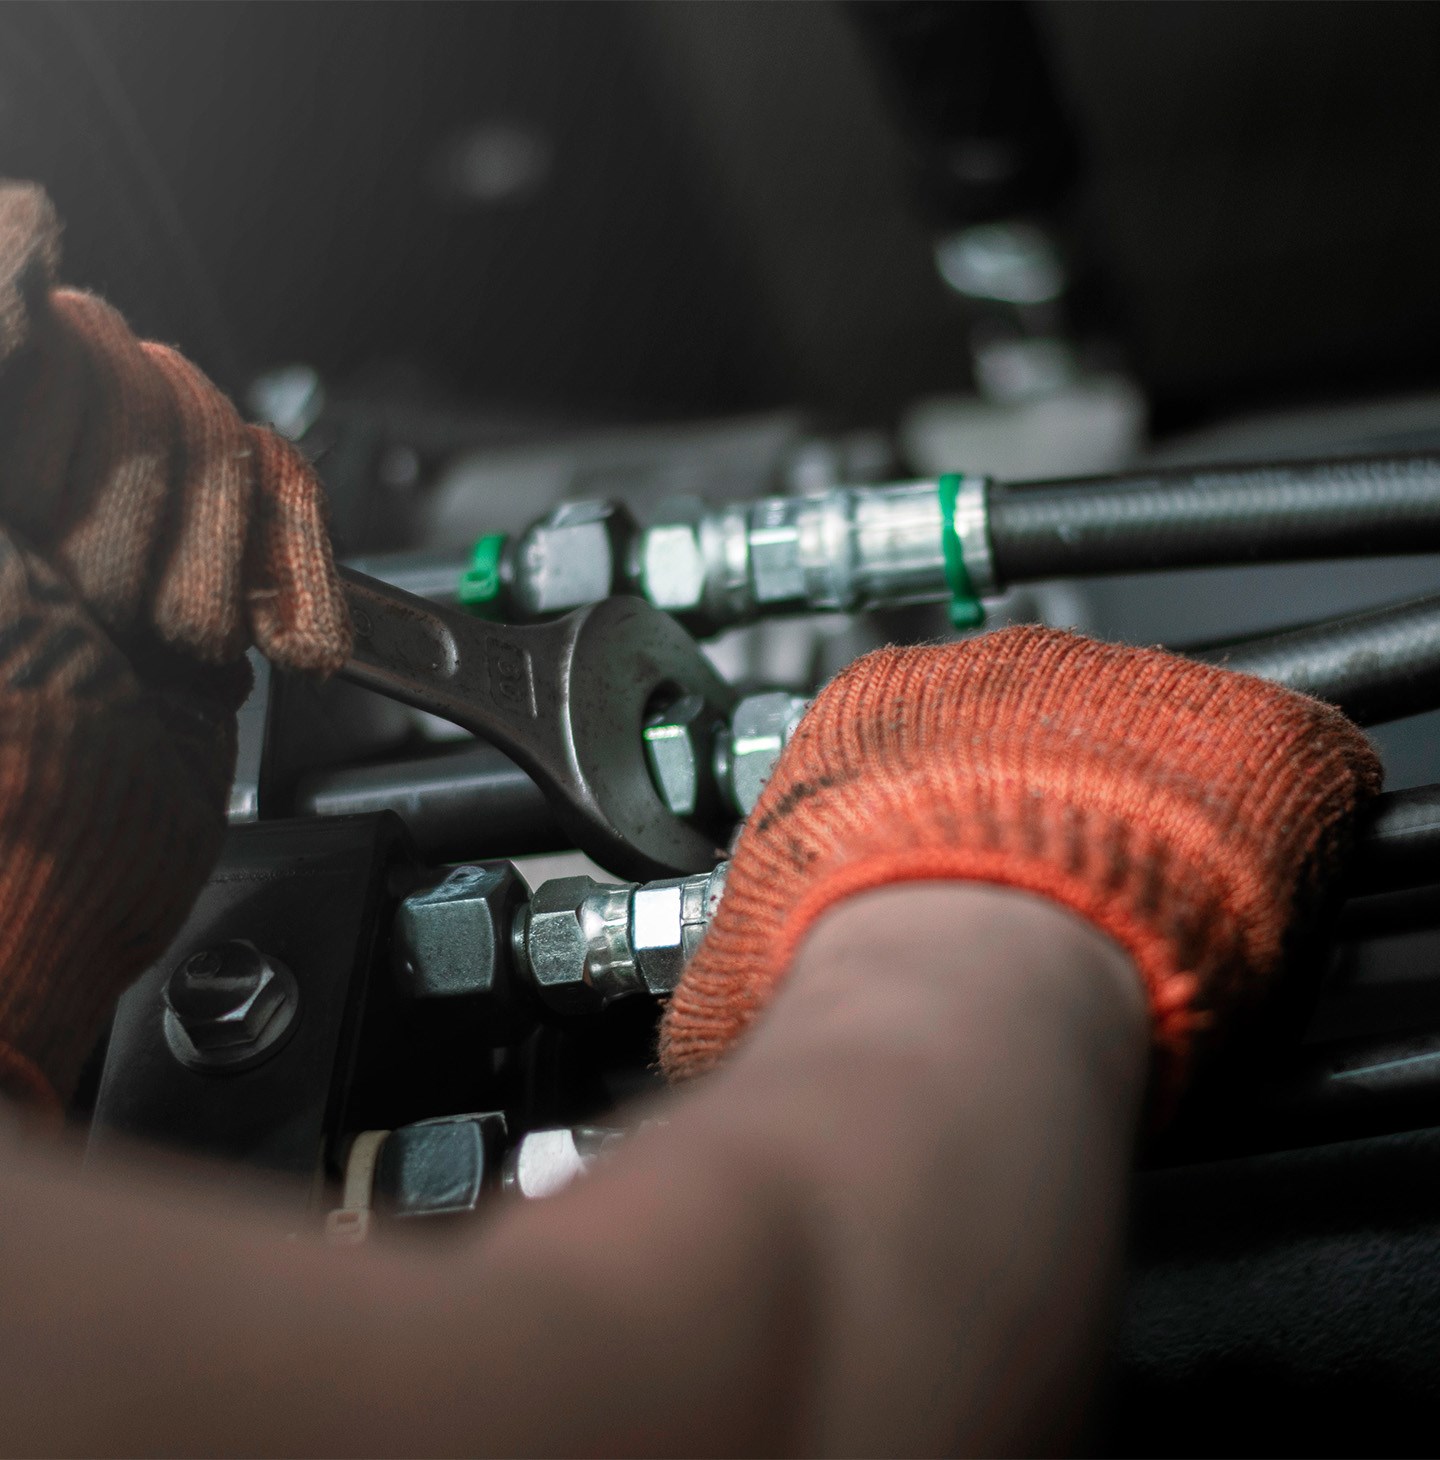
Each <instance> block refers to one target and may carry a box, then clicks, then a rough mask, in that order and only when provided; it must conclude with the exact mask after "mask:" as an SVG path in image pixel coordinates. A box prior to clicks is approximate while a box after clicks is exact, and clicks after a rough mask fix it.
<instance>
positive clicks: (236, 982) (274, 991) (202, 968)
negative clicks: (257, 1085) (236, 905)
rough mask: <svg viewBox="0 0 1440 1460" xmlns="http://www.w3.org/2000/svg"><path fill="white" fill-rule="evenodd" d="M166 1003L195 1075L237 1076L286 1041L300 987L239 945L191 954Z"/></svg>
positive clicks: (173, 1033)
mask: <svg viewBox="0 0 1440 1460" xmlns="http://www.w3.org/2000/svg"><path fill="white" fill-rule="evenodd" d="M164 1000H165V1016H164V1028H165V1037H166V1041H167V1042H168V1044H169V1046H170V1049H171V1052H172V1053H173V1054H174V1055H175V1057H176V1059H178V1060H179V1061H180V1062H181V1063H182V1064H184V1065H186V1066H188V1067H189V1068H191V1069H196V1070H209V1071H218V1070H239V1069H246V1068H249V1067H250V1066H252V1065H255V1064H258V1063H259V1062H260V1061H261V1060H262V1059H265V1058H268V1056H269V1055H271V1054H272V1053H274V1052H275V1050H277V1049H278V1048H279V1046H280V1044H281V1043H282V1041H283V1040H285V1039H286V1038H288V1036H289V1034H290V1033H291V1031H292V1030H293V1027H294V1023H295V1014H296V1011H297V1009H298V1007H299V989H298V986H297V985H296V982H295V976H294V974H292V973H291V972H290V970H289V969H288V968H286V967H285V965H284V964H282V963H279V962H277V961H276V960H275V959H272V958H267V957H266V955H265V954H263V953H261V952H260V950H259V949H258V948H256V947H255V945H254V944H253V943H246V942H243V941H241V940H238V939H237V940H235V941H233V942H229V943H221V944H218V945H217V946H216V947H214V948H204V949H201V950H200V951H199V952H196V953H192V954H190V956H189V957H188V958H186V959H185V960H184V961H183V962H181V963H180V964H179V965H178V966H177V967H176V968H175V970H174V972H173V973H171V975H170V978H169V981H168V982H167V983H166V985H165V992H164Z"/></svg>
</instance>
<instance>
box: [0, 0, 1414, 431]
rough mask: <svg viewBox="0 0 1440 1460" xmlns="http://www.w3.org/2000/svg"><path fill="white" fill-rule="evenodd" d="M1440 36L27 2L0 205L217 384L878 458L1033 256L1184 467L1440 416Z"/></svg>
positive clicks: (763, 16) (10, 30)
mask: <svg viewBox="0 0 1440 1460" xmlns="http://www.w3.org/2000/svg"><path fill="white" fill-rule="evenodd" d="M1437 63H1440V9H1437V8H1436V7H1435V6H1432V5H1425V4H1387V5H1371V4H1327V5H1295V4H1268V3H1253V0H1252V3H1246V4H1187V3H1168V4H1164V5H1146V6H1140V5H1113V4H1088V3H1083V0H1064V3H1050V0H1036V3H1031V4H1024V5H1022V4H1019V3H1011V0H999V3H993V0H972V3H955V4H946V3H940V4H936V3H928V0H896V3H876V4H872V3H862V4H851V5H839V4H836V5H832V4H793V5H792V4H747V3H743V0H740V3H733V0H729V3H723V4H706V3H699V4H666V3H649V0H639V3H631V4H607V3H588V4H535V3H522V4H510V3H503V0H501V3H489V4H476V5H458V4H423V3H416V4H371V5H354V6H351V5H334V4H309V3H287V4H243V3H241V4H226V5H201V4H190V5H186V4H157V3H146V4H135V3H129V0H119V3H109V4H93V5H92V4H88V3H72V4H37V5H29V4H9V5H6V6H5V7H4V9H3V10H0V171H3V172H5V173H9V174H12V175H21V176H31V177H39V178H42V179H44V180H45V181H46V182H47V183H48V184H49V186H50V187H51V189H52V190H53V192H54V195H55V197H56V199H57V201H58V202H59V204H60V206H61V209H62V211H63V213H64V215H65V217H66V218H67V220H68V223H69V233H68V242H67V263H68V270H69V273H70V275H71V277H72V278H74V279H76V280H78V281H83V282H85V283H87V284H92V285H94V286H95V287H97V288H100V289H102V290H104V291H105V292H106V293H108V294H110V295H111V296H113V297H114V298H115V299H117V300H118V301H120V302H121V303H122V304H123V305H124V306H125V307H126V308H127V309H128V310H129V312H130V313H131V314H132V316H133V317H134V319H135V321H136V323H137V324H139V325H140V326H141V327H143V328H145V329H147V330H151V331H154V332H157V333H159V334H161V335H164V336H166V337H169V338H173V339H176V340H178V341H180V342H181V343H182V344H183V345H184V346H185V347H186V348H188V349H190V350H191V351H193V352H195V353H196V354H198V355H199V356H200V357H201V358H202V359H203V360H204V362H205V363H206V364H207V365H208V366H209V367H210V368H211V369H212V370H213V371H214V372H215V373H216V374H218V375H220V376H222V377H226V378H227V379H228V380H229V382H230V383H232V384H238V383H240V381H241V380H242V379H243V378H244V377H245V376H246V374H247V372H250V371H253V370H255V369H256V368H259V367H262V366H269V365H272V364H274V363H276V362H280V361H289V360H304V361H306V362H308V363H310V364H312V365H314V366H315V367H316V368H317V369H318V370H319V371H320V372H321V373H322V374H323V375H324V376H325V377H326V378H327V380H333V381H339V382H342V383H345V384H355V383H363V384H367V385H375V386H376V388H380V387H382V386H383V388H385V389H387V390H397V391H398V390H407V389H408V390H412V391H414V392H417V393H423V394H425V395H426V396H427V398H429V399H432V400H436V399H440V398H442V397H443V398H445V399H448V400H452V401H455V402H463V403H466V404H468V405H471V406H481V405H483V406H484V407H486V408H488V409H493V410H499V411H503V412H510V413H518V414H520V415H528V416H530V417H532V418H533V419H535V420H537V421H545V420H555V419H564V420H567V421H584V420H615V419H626V420H635V421H638V420H647V419H657V418H675V417H683V416H696V415H710V414H718V413H725V412H733V411H740V410H750V409H755V408H761V407H767V406H774V405H781V404H783V405H792V404H796V403H799V404H801V405H803V406H805V407H807V408H809V409H811V410H813V411H816V412H820V413H822V414H823V415H825V416H827V417H829V418H833V419H838V420H848V419H861V418H863V419H864V420H866V421H867V422H868V421H873V420H876V419H883V418H884V416H885V414H886V413H887V412H892V411H894V410H895V409H897V408H898V407H899V406H900V405H901V404H902V403H903V402H905V401H906V400H909V399H912V398H914V397H915V396H916V395H917V394H921V393H924V392H926V391H935V390H946V389H955V388H959V387H961V386H962V385H963V383H964V381H965V379H966V376H967V371H968V370H969V369H970V355H969V352H968V350H967V344H966V337H965V324H964V320H963V317H962V316H963V301H960V300H957V298H956V297H955V295H954V292H953V291H952V290H947V288H946V287H945V285H944V283H943V282H942V281H941V279H940V278H939V276H938V275H937V271H936V269H935V266H934V258H933V244H934V240H935V238H936V237H937V236H939V235H940V234H942V233H943V232H944V231H945V230H947V229H953V228H956V227H959V226H963V225H964V224H966V223H969V222H974V221H983V220H985V219H987V218H1012V217H1016V216H1025V217H1038V218H1041V219H1043V220H1045V222H1046V225H1047V227H1049V228H1051V229H1052V230H1053V232H1054V234H1055V236H1057V237H1059V238H1061V239H1062V240H1063V241H1064V244H1065V247H1066V250H1067V255H1068V257H1069V259H1070V260H1071V266H1072V272H1073V279H1074V287H1073V289H1072V291H1071V297H1070V304H1069V307H1070V308H1071V310H1072V313H1073V315H1074V317H1075V319H1076V320H1077V328H1080V329H1081V330H1083V331H1086V332H1090V333H1093V334H1095V335H1096V336H1097V337H1103V338H1104V339H1106V340H1108V341H1109V342H1110V345H1111V346H1112V347H1113V348H1114V350H1115V351H1116V352H1117V353H1118V355H1119V356H1120V357H1121V358H1123V359H1124V361H1125V362H1126V363H1127V365H1128V367H1129V369H1130V370H1131V371H1133V373H1134V376H1135V378H1136V379H1137V380H1138V381H1139V383H1140V384H1141V386H1142V387H1143V389H1144V392H1145V394H1146V396H1147V397H1148V400H1149V402H1150V409H1151V418H1152V420H1153V421H1154V422H1155V424H1156V427H1157V429H1158V430H1159V431H1160V432H1161V433H1162V434H1163V433H1164V431H1166V430H1167V429H1174V428H1177V427H1180V426H1184V425H1191V424H1194V423H1197V422H1200V421H1204V420H1206V419H1209V418H1212V417H1217V416H1219V415H1222V414H1224V413H1225V412H1227V411H1232V410H1234V409H1236V408H1242V407H1243V408H1254V407H1257V406H1260V405H1264V404H1270V403H1275V402H1284V401H1294V400H1302V399H1314V398H1315V397H1316V396H1317V395H1327V396H1335V397H1353V396H1355V395H1357V394H1362V393H1365V392H1370V391H1375V390H1378V389H1381V388H1390V387H1396V386H1401V387H1409V386H1420V385H1428V384H1431V383H1434V382H1435V381H1436V380H1437V378H1440V348H1437V344H1436V340H1437V337H1440V289H1437V288H1436V287H1435V283H1434V278H1433V273H1434V267H1433V260H1434V259H1435V257H1436V255H1437V252H1440V188H1437V187H1435V186H1434V185H1433V181H1432V176H1431V173H1432V169H1433V167H1434V159H1435V157H1436V153H1437V141H1440V110H1437V108H1436V106H1435V104H1434V100H1435V98H1434V85H1435V76H1436V74H1437Z"/></svg>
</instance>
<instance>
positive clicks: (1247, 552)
mask: <svg viewBox="0 0 1440 1460" xmlns="http://www.w3.org/2000/svg"><path fill="white" fill-rule="evenodd" d="M989 501H990V517H989V526H990V546H991V551H992V553H993V555H994V565H995V573H996V577H997V578H998V579H999V581H1000V583H1001V585H1002V586H1003V585H1005V584H1009V583H1020V582H1027V581H1033V580H1035V579H1039V578H1061V577H1070V576H1074V575H1083V574H1090V573H1137V572H1145V571H1149V570H1152V569H1161V568H1186V567H1201V566H1221V565H1224V564H1232V565H1233V564H1237V563H1272V562H1285V561H1294V560H1301V559H1314V558H1353V557H1362V556H1372V555H1381V554H1386V553H1426V552H1436V551H1440V456H1437V455H1436V454H1434V453H1423V454H1418V455H1411V456H1384V457H1358V458H1354V459H1349V460H1332V461H1306V462H1294V463H1281V464H1270V465H1258V466H1206V467H1183V468H1176V469H1168V470H1164V471H1156V472H1148V473H1146V474H1144V475H1141V476H1136V475H1118V476H1110V477H1093V478H1088V479H1077V480H1074V481H1057V482H1038V483H1034V484H1031V485H1017V486H1005V485H999V484H997V485H995V486H993V487H992V488H991V491H990V499H989Z"/></svg>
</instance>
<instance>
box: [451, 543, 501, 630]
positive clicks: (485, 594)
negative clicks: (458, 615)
mask: <svg viewBox="0 0 1440 1460" xmlns="http://www.w3.org/2000/svg"><path fill="white" fill-rule="evenodd" d="M504 551H505V534H504V533H503V532H492V533H490V534H489V535H488V536H486V537H482V538H478V539H477V540H476V543H475V551H474V552H473V553H471V555H470V566H469V567H468V568H467V569H466V570H465V571H464V572H463V573H462V574H461V575H460V582H459V584H458V585H457V588H456V593H457V596H458V597H459V599H460V602H461V603H463V604H464V605H465V607H466V608H468V609H469V610H470V611H471V612H472V613H478V614H481V615H488V614H489V613H490V612H491V611H492V609H493V607H494V604H495V600H496V599H497V598H499V597H500V555H501V553H503V552H504Z"/></svg>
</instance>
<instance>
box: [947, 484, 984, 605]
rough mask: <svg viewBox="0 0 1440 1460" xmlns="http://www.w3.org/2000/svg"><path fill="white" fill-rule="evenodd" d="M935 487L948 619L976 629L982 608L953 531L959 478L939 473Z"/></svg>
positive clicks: (959, 543) (963, 552)
mask: <svg viewBox="0 0 1440 1460" xmlns="http://www.w3.org/2000/svg"><path fill="white" fill-rule="evenodd" d="M935 489H936V491H937V493H938V494H939V497H940V545H941V547H942V548H943V550H944V553H945V582H946V585H947V586H948V587H949V589H950V622H951V623H952V624H954V626H955V627H956V628H957V629H978V628H979V627H980V625H981V624H983V623H984V622H985V609H984V607H983V605H982V604H981V602H980V600H979V599H978V598H977V597H976V596H975V586H974V584H972V583H971V581H970V574H969V571H968V570H967V569H966V567H965V549H964V547H963V546H962V545H961V542H960V537H959V534H958V533H957V532H956V531H955V499H956V497H957V496H959V494H960V478H959V477H958V476H956V475H949V476H943V477H941V478H940V480H939V481H938V482H936V483H935Z"/></svg>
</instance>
